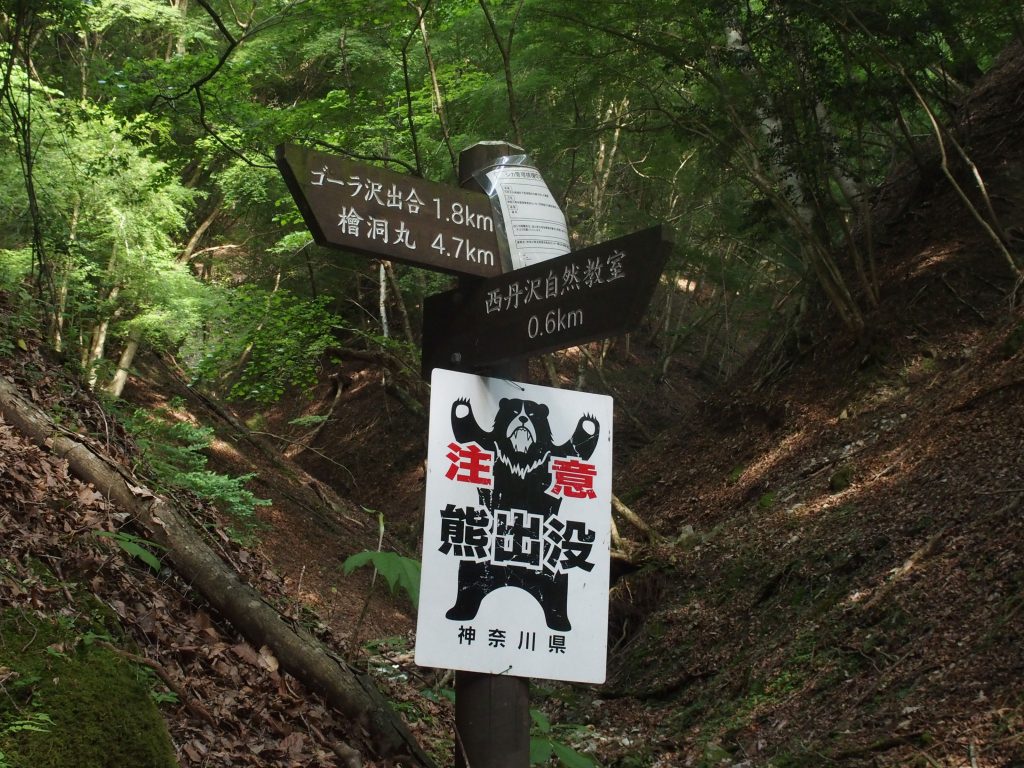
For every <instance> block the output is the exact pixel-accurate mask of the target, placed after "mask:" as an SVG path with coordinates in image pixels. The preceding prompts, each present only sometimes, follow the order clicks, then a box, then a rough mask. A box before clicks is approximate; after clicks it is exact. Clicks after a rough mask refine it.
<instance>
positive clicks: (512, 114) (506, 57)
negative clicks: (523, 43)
mask: <svg viewBox="0 0 1024 768" xmlns="http://www.w3.org/2000/svg"><path fill="white" fill-rule="evenodd" d="M479 2H480V8H481V9H482V10H483V12H484V17H485V18H486V19H487V25H488V26H489V27H490V28H491V34H492V35H493V36H494V42H495V43H496V44H497V45H498V50H499V51H500V52H501V66H502V69H503V70H504V72H505V91H506V93H507V94H508V120H509V123H511V124H512V139H513V141H515V143H516V144H519V145H520V146H522V144H523V137H522V134H521V132H520V130H519V110H518V109H517V107H516V94H515V88H514V87H513V85H512V37H513V36H514V35H515V33H516V23H517V21H518V20H519V12H520V11H522V10H523V0H519V2H518V3H516V10H515V13H514V14H513V16H512V23H511V24H510V25H509V28H508V37H507V38H506V39H505V40H502V39H501V32H500V31H499V30H498V23H497V22H496V21H495V20H494V14H493V13H491V7H490V5H488V3H487V0H479Z"/></svg>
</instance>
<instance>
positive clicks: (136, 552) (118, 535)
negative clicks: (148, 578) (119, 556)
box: [96, 531, 166, 573]
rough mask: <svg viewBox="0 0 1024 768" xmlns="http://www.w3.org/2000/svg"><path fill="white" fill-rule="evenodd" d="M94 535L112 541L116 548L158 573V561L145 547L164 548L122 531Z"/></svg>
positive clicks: (101, 532) (159, 566) (102, 532)
mask: <svg viewBox="0 0 1024 768" xmlns="http://www.w3.org/2000/svg"><path fill="white" fill-rule="evenodd" d="M96 535H97V536H102V537H103V538H105V539H113V540H114V541H115V542H117V546H119V547H120V548H121V549H123V550H124V551H125V552H127V553H128V554H129V555H131V556H132V557H137V558H138V559H139V560H141V561H142V562H144V563H145V564H146V565H148V566H149V567H150V568H152V569H153V570H154V571H156V572H157V573H159V572H160V568H161V565H160V560H159V558H157V556H156V555H154V554H153V553H152V552H150V551H149V549H147V546H148V547H155V548H157V549H166V547H161V546H160V545H159V544H156V543H155V542H152V541H147V540H146V539H140V538H139V537H138V536H132V535H131V534H130V533H124V532H123V531H116V532H111V531H96Z"/></svg>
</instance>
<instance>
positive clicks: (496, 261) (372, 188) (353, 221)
mask: <svg viewBox="0 0 1024 768" xmlns="http://www.w3.org/2000/svg"><path fill="white" fill-rule="evenodd" d="M277 166H278V168H279V169H280V170H281V174H282V175H283V176H284V180H285V183H286V184H287V185H288V189H289V190H290V191H291V193H292V197H294V198H295V202H296V204H297V205H298V206H299V210H300V211H301V212H302V217H303V218H304V219H305V221H306V226H307V227H309V230H310V232H312V233H313V239H314V240H316V242H317V243H319V244H320V245H323V246H328V247H333V248H342V249H344V250H347V251H355V252H357V253H363V254H367V255H369V256H376V257H380V258H385V259H391V260H393V261H399V262H403V263H405V264H412V265H414V266H417V267H426V268H428V269H435V270H440V271H442V272H450V273H452V274H457V275H472V276H476V277H491V276H493V275H500V274H501V258H500V255H499V250H498V238H497V236H496V235H495V231H494V218H493V213H492V210H491V202H490V200H489V199H488V197H487V196H486V195H484V194H483V193H481V192H473V191H470V190H466V189H460V188H459V187H452V186H447V185H445V184H437V183H434V182H430V181H424V180H423V179H418V178H415V177H413V176H406V175H403V174H400V173H395V172H393V171H389V170H386V169H384V168H378V167H376V166H372V165H366V164H364V163H357V162H354V161H352V160H348V159H346V158H343V157H338V156H336V155H328V154H324V153H322V152H316V151H313V150H311V149H305V148H302V147H296V146H293V145H289V144H282V145H280V146H279V147H278V148H277Z"/></svg>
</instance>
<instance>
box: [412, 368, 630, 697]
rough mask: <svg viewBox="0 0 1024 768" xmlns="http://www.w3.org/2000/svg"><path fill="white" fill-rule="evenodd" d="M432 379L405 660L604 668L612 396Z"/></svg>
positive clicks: (499, 668) (475, 666) (519, 668)
mask: <svg viewBox="0 0 1024 768" xmlns="http://www.w3.org/2000/svg"><path fill="white" fill-rule="evenodd" d="M431 384H432V387H431V398H430V436H429V448H428V454H427V492H426V516H425V522H424V527H423V574H422V583H421V586H420V606H419V617H418V622H417V633H416V663H417V664H420V665H423V666H430V667H447V668H451V669H460V670H468V671H473V672H485V673H490V674H509V675H516V676H519V677H541V678H547V679H551V680H572V681H576V682H588V683H601V682H603V681H604V677H605V661H606V652H607V623H608V551H609V541H610V527H611V470H612V466H611V464H612V462H611V457H612V399H611V398H610V397H606V396H604V395H594V394H587V393H581V392H571V391H566V390H561V389H552V388H550V387H539V386H534V385H529V384H519V383H516V382H513V381H508V380H504V379H489V378H484V377H481V376H473V375H470V374H465V373H456V372H454V371H448V370H443V369H435V370H434V371H433V376H432V381H431Z"/></svg>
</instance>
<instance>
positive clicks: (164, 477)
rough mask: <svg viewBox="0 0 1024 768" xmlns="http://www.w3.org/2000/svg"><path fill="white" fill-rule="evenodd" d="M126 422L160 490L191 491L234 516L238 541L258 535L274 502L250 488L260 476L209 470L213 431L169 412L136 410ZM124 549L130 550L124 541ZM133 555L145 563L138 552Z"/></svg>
mask: <svg viewBox="0 0 1024 768" xmlns="http://www.w3.org/2000/svg"><path fill="white" fill-rule="evenodd" d="M175 407H180V402H174V401H172V403H171V409H173V408H175ZM122 421H123V423H124V426H125V429H127V430H128V432H130V433H131V434H132V436H133V437H134V438H135V441H136V444H137V445H138V446H139V449H140V451H141V453H142V458H143V460H144V462H145V465H146V466H147V467H148V468H149V470H150V471H151V472H152V475H153V479H154V480H155V481H156V482H155V484H156V486H157V488H158V489H159V490H175V489H177V490H186V491H191V492H192V493H194V494H196V495H197V496H199V497H200V498H202V499H205V500H207V501H210V502H213V503H214V504H216V505H217V507H218V508H219V509H220V510H221V511H222V512H224V513H225V514H227V515H228V517H229V518H230V520H231V524H232V533H233V534H234V535H236V536H239V537H241V538H246V537H248V536H251V535H252V534H253V533H254V532H255V530H256V529H257V527H258V521H257V520H256V507H261V506H269V505H270V503H271V502H270V501H269V500H268V499H260V498H257V497H256V496H255V495H254V494H253V493H252V492H251V491H249V490H248V489H247V488H246V487H245V483H247V482H248V481H249V480H251V479H252V478H253V477H254V475H252V474H247V475H239V476H237V477H230V476H228V475H222V474H219V473H217V472H213V471H211V470H209V469H207V468H206V463H207V458H206V456H205V455H204V454H203V451H204V450H206V449H207V448H208V447H209V446H210V443H211V442H212V440H213V430H212V429H211V428H209V427H200V426H196V425H194V424H192V423H191V422H189V421H186V420H184V419H182V418H179V417H177V416H176V415H175V414H174V411H173V410H169V409H158V410H156V411H152V412H149V411H145V410H143V409H136V410H134V411H132V412H131V413H128V414H124V415H123V416H122ZM140 541H141V540H140ZM135 543H136V544H138V543H139V541H136V542H135ZM118 544H119V545H120V546H122V547H124V543H122V542H121V541H118ZM126 551H127V550H126ZM130 554H133V555H135V556H139V557H141V555H138V554H137V553H136V552H130ZM147 562H148V561H147Z"/></svg>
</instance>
